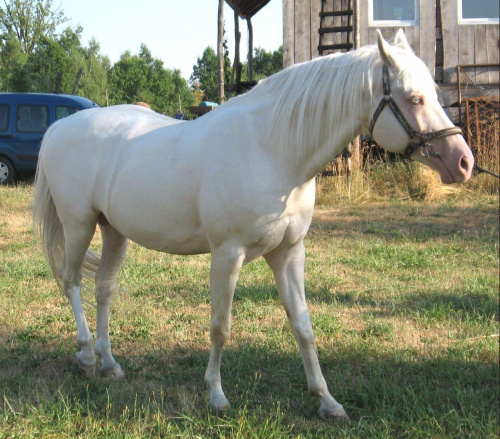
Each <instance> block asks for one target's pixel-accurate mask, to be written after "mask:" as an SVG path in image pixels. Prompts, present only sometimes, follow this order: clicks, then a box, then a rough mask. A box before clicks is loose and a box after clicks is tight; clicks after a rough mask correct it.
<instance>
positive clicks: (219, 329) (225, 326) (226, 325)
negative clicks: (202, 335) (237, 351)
mask: <svg viewBox="0 0 500 439" xmlns="http://www.w3.org/2000/svg"><path fill="white" fill-rule="evenodd" d="M230 335H231V322H229V321H218V320H212V322H211V324H210V337H211V338H212V340H213V341H218V342H221V343H225V342H226V341H227V339H228V338H229V336H230Z"/></svg>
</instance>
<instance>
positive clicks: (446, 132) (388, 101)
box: [370, 64, 463, 157]
mask: <svg viewBox="0 0 500 439" xmlns="http://www.w3.org/2000/svg"><path fill="white" fill-rule="evenodd" d="M382 80H383V85H384V97H383V98H382V100H381V101H380V104H379V105H378V107H377V109H376V110H375V113H373V117H372V120H371V122H370V134H371V135H372V137H373V129H374V128H375V124H376V123H377V119H378V117H379V116H380V113H382V110H383V109H384V108H385V106H386V105H388V106H389V108H390V109H391V110H392V113H393V114H394V116H395V117H396V119H397V120H398V121H399V123H400V124H401V126H402V127H403V128H404V130H405V131H406V133H407V134H408V136H409V137H410V144H409V145H408V146H407V147H406V149H405V150H404V152H403V156H404V157H410V156H411V155H412V154H413V152H414V151H415V150H416V149H417V148H420V149H421V151H422V155H424V156H427V157H428V156H434V157H438V156H439V153H438V152H434V151H433V150H432V146H431V144H430V143H428V142H429V141H430V140H433V139H438V138H440V137H446V136H453V135H455V134H463V133H462V130H461V129H460V128H459V127H450V128H444V129H442V130H439V131H432V132H430V133H419V132H418V131H415V130H414V129H413V128H412V127H411V126H410V124H409V123H408V121H407V120H406V118H405V116H404V114H403V112H402V111H401V109H400V108H399V107H398V104H396V101H395V100H394V99H393V97H392V94H391V87H390V83H389V67H387V64H384V65H383V78H382Z"/></svg>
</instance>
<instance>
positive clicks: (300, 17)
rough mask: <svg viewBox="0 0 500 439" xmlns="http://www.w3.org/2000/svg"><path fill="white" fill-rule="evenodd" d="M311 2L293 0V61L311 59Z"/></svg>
mask: <svg viewBox="0 0 500 439" xmlns="http://www.w3.org/2000/svg"><path fill="white" fill-rule="evenodd" d="M310 39H311V3H310V0H295V63H300V62H304V61H309V60H310V59H311V44H310Z"/></svg>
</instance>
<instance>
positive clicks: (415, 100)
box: [411, 96, 422, 105]
mask: <svg viewBox="0 0 500 439" xmlns="http://www.w3.org/2000/svg"><path fill="white" fill-rule="evenodd" d="M411 102H412V104H414V105H420V104H421V103H422V98H421V97H418V96H415V97H414V98H412V99H411Z"/></svg>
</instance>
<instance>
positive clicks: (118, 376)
mask: <svg viewBox="0 0 500 439" xmlns="http://www.w3.org/2000/svg"><path fill="white" fill-rule="evenodd" d="M101 375H102V376H103V377H106V378H111V379H113V380H117V381H118V380H123V379H124V378H125V374H124V373H123V370H122V368H121V366H120V365H119V364H118V363H117V364H115V365H113V366H110V367H101Z"/></svg>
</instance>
